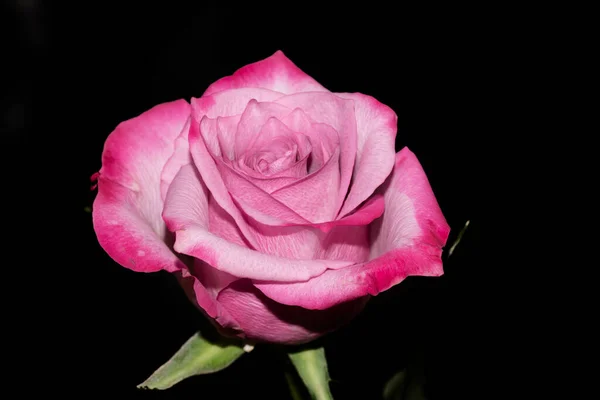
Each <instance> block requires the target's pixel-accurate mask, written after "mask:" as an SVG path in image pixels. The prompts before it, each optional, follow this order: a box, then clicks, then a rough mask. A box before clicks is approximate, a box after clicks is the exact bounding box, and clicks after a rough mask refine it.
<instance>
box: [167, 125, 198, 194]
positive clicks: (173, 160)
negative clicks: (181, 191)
mask: <svg viewBox="0 0 600 400" xmlns="http://www.w3.org/2000/svg"><path fill="white" fill-rule="evenodd" d="M190 120H191V117H189V118H188V120H187V122H186V123H185V126H184V127H183V129H182V130H181V133H180V134H179V136H178V137H177V139H175V150H174V151H173V154H172V155H171V157H170V158H169V159H168V160H167V163H166V164H165V166H164V168H163V170H162V172H161V174H160V197H161V199H162V200H163V201H165V197H167V190H169V185H170V184H171V182H172V181H173V178H175V175H177V172H179V169H180V168H181V167H182V166H183V165H186V164H190V163H191V162H192V156H191V155H190V144H189V142H188V134H189V131H190Z"/></svg>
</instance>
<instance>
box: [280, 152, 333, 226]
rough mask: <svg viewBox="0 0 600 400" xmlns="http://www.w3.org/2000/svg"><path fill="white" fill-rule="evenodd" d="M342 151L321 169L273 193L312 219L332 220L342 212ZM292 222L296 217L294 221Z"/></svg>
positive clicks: (284, 202)
mask: <svg viewBox="0 0 600 400" xmlns="http://www.w3.org/2000/svg"><path fill="white" fill-rule="evenodd" d="M339 157H340V151H339V149H336V151H335V153H334V154H333V156H332V157H330V158H329V160H328V161H327V162H326V163H325V165H323V167H322V168H321V169H319V170H318V171H316V172H314V173H312V174H310V175H308V176H306V177H304V178H302V179H300V180H298V181H296V182H294V183H292V184H290V185H287V186H284V187H282V188H281V189H278V190H276V191H274V192H272V193H271V196H272V197H273V198H274V199H276V200H278V201H280V202H281V203H283V204H285V205H286V206H288V207H289V208H290V209H291V210H294V212H295V213H296V214H298V215H300V216H302V217H303V218H305V219H306V220H308V221H310V222H312V223H320V222H327V221H331V220H333V219H334V218H335V216H336V214H337V212H338V204H339V203H338V194H339V190H340V168H339ZM290 222H292V221H290Z"/></svg>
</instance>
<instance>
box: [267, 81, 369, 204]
mask: <svg viewBox="0 0 600 400" xmlns="http://www.w3.org/2000/svg"><path fill="white" fill-rule="evenodd" d="M276 103H277V104H281V105H283V106H286V107H288V108H292V109H293V108H300V109H301V110H302V111H304V112H305V113H306V115H308V116H309V118H310V119H311V120H313V121H314V122H321V123H324V124H327V125H329V126H331V127H332V128H333V129H335V130H336V131H337V132H338V135H339V140H340V186H339V193H338V198H337V208H336V213H337V212H338V211H339V210H340V209H341V207H342V203H343V202H344V199H345V198H346V194H347V191H348V186H349V184H350V179H351V178H352V171H353V168H354V160H355V158H356V140H357V137H356V116H355V114H354V101H353V100H346V99H342V98H341V97H337V96H335V95H333V94H331V93H325V92H310V93H297V94H292V95H288V96H284V97H281V98H280V99H278V100H277V101H276ZM313 147H314V144H313Z"/></svg>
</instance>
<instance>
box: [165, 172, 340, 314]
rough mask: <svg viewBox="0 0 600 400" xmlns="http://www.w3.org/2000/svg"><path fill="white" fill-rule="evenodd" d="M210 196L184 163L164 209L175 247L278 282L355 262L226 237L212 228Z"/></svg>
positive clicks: (212, 262)
mask: <svg viewBox="0 0 600 400" xmlns="http://www.w3.org/2000/svg"><path fill="white" fill-rule="evenodd" d="M207 196H208V190H207V188H206V186H205V185H203V182H202V178H201V177H200V174H198V173H197V171H196V170H195V169H194V168H193V166H191V165H187V166H184V167H182V168H181V170H180V171H179V173H178V174H177V176H176V177H175V179H174V180H173V182H172V183H171V186H170V187H169V191H168V193H167V200H166V201H165V207H164V211H163V218H164V220H165V222H166V223H167V226H168V227H169V230H171V231H174V232H175V244H174V246H173V247H174V249H175V250H176V251H177V252H179V253H182V254H187V255H189V256H193V257H196V258H198V259H201V260H203V261H205V262H206V263H207V264H209V265H210V266H212V267H214V268H216V269H219V270H221V271H223V272H226V273H228V274H231V275H234V276H236V277H239V278H251V279H259V280H267V281H277V282H298V281H307V280H308V279H310V278H312V277H314V276H317V275H320V274H321V273H323V271H325V270H326V269H332V268H333V269H335V268H342V267H345V266H348V265H350V264H351V263H350V262H346V261H330V260H297V259H290V258H285V257H277V256H273V255H268V254H264V253H260V252H257V251H254V250H251V249H249V248H247V247H244V246H241V245H239V244H236V243H232V242H230V241H228V240H225V239H222V238H220V237H218V236H216V235H214V234H213V233H211V232H210V231H209V230H208V229H209V228H208V221H209V215H208V212H209V211H208V198H207ZM234 318H235V317H234Z"/></svg>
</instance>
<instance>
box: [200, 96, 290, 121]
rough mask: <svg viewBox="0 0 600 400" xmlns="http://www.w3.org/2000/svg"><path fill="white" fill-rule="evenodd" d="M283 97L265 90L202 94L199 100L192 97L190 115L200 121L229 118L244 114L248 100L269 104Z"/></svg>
mask: <svg viewBox="0 0 600 400" xmlns="http://www.w3.org/2000/svg"><path fill="white" fill-rule="evenodd" d="M282 96H284V94H282V93H278V92H274V91H272V90H267V89H258V88H243V89H231V90H227V91H224V92H216V93H212V94H210V95H207V94H204V95H203V96H202V97H200V98H194V97H192V100H191V105H192V115H193V116H194V117H195V119H196V120H198V121H200V120H201V119H202V117H204V116H207V117H209V118H217V117H230V116H232V115H240V114H241V113H243V112H244V110H245V109H246V107H247V106H248V103H249V102H250V100H254V101H257V102H269V101H274V100H277V99H278V98H280V97H282Z"/></svg>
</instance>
